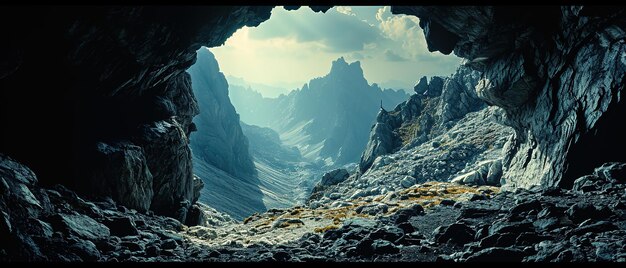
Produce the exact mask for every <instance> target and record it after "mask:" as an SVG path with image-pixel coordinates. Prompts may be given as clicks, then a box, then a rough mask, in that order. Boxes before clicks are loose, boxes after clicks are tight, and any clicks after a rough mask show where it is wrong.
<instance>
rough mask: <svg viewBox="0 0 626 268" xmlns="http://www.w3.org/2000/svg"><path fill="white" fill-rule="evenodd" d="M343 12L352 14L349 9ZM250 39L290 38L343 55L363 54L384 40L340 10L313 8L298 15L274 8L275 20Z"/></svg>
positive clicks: (265, 23)
mask: <svg viewBox="0 0 626 268" xmlns="http://www.w3.org/2000/svg"><path fill="white" fill-rule="evenodd" d="M342 11H343V12H348V10H347V9H345V8H344V9H342ZM250 38H252V39H257V40H266V39H274V38H290V39H293V40H295V41H296V42H299V43H306V42H316V43H319V44H321V45H322V46H323V47H324V48H325V51H327V52H340V53H343V52H352V51H360V50H363V49H364V48H365V46H366V45H368V44H371V43H375V42H377V41H378V40H380V39H382V38H383V37H382V35H381V34H380V29H378V28H377V27H373V26H371V25H369V24H368V23H367V22H365V21H362V20H360V19H359V18H357V17H356V16H353V15H346V14H345V13H342V12H339V11H337V10H336V9H330V10H328V11H327V12H326V13H325V14H324V13H314V12H313V11H311V9H309V8H300V9H298V10H295V11H286V10H284V9H282V8H274V9H273V10H272V17H271V19H270V20H268V21H266V22H264V23H262V24H261V25H259V27H258V29H255V30H254V31H250Z"/></svg>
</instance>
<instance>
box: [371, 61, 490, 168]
mask: <svg viewBox="0 0 626 268" xmlns="http://www.w3.org/2000/svg"><path fill="white" fill-rule="evenodd" d="M478 79H479V74H478V72H476V71H472V70H471V69H469V68H467V67H460V68H459V69H457V71H456V73H455V74H454V75H452V76H451V77H446V78H441V77H432V78H431V79H430V81H428V79H427V78H426V77H422V78H421V79H420V81H419V82H418V83H417V85H415V88H414V90H415V92H416V93H417V94H415V95H412V96H411V97H410V99H409V100H407V101H405V102H403V103H401V104H399V105H398V106H396V107H395V109H394V110H393V111H387V110H385V109H381V110H380V111H379V113H378V116H377V117H376V123H375V124H374V126H373V127H372V130H371V132H370V138H369V141H368V144H367V147H366V149H365V151H364V152H363V154H362V155H361V161H360V163H359V168H360V170H361V172H362V173H363V172H365V171H366V170H367V169H368V168H369V167H370V166H371V165H372V163H373V162H374V160H375V159H376V157H378V156H381V155H385V154H390V153H393V152H396V151H397V150H399V149H400V148H401V147H403V146H409V147H414V146H417V145H419V144H421V143H423V142H425V141H428V140H430V139H431V138H432V137H435V136H437V135H440V134H442V133H443V132H444V131H446V130H447V129H449V128H450V127H451V126H452V125H454V123H455V121H456V120H458V119H460V118H462V117H463V116H465V115H466V114H467V113H470V112H474V111H478V110H479V109H481V108H484V107H485V106H486V105H485V103H484V102H482V101H481V100H480V99H478V97H477V96H476V93H475V91H474V87H475V86H476V84H477V83H478Z"/></svg>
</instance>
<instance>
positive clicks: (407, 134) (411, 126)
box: [398, 121, 420, 146]
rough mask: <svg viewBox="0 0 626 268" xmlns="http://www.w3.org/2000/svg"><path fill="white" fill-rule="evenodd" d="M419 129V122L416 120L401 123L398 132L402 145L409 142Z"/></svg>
mask: <svg viewBox="0 0 626 268" xmlns="http://www.w3.org/2000/svg"><path fill="white" fill-rule="evenodd" d="M419 131H420V124H419V122H418V121H412V122H409V123H408V124H404V125H402V126H401V127H400V128H399V129H398V134H399V136H400V139H401V140H402V146H404V145H407V144H409V142H411V140H413V138H414V137H415V136H416V135H417V133H418V132H419Z"/></svg>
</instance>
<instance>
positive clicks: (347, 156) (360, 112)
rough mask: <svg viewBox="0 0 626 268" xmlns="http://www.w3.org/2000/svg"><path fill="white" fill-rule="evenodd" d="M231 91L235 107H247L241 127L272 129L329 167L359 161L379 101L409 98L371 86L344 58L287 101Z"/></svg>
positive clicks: (358, 68) (357, 67) (389, 104)
mask: <svg viewBox="0 0 626 268" xmlns="http://www.w3.org/2000/svg"><path fill="white" fill-rule="evenodd" d="M234 89H236V90H238V92H235V93H234V94H231V97H232V98H233V99H234V100H233V103H235V104H238V105H243V104H245V105H246V106H244V107H242V109H240V111H241V113H242V120H243V121H244V122H248V123H251V124H259V125H261V126H265V127H271V128H272V129H274V130H276V131H277V132H278V133H280V134H281V139H282V140H283V141H284V142H285V143H286V144H287V145H289V146H297V147H298V149H299V150H300V151H301V154H302V156H303V157H305V158H306V159H308V160H309V161H311V160H313V161H318V162H320V163H326V164H329V165H333V164H336V165H341V164H346V163H351V162H356V161H358V157H359V155H360V154H361V152H362V150H363V148H365V145H366V144H367V133H368V132H367V131H368V129H369V128H370V126H371V124H372V123H373V119H374V118H375V116H376V112H377V111H378V108H379V107H380V105H381V104H380V103H381V101H382V105H383V106H384V107H387V108H389V107H394V106H395V105H396V104H398V103H400V102H401V101H403V100H406V98H407V97H408V95H407V94H406V93H404V92H403V91H396V90H391V89H386V90H382V89H381V88H380V87H378V85H376V84H372V85H369V84H368V82H367V80H365V77H364V76H363V70H362V69H361V65H360V62H358V61H356V62H353V63H350V64H349V63H347V62H346V61H345V60H344V59H343V58H339V59H337V60H335V61H333V63H332V66H331V70H330V72H329V73H328V74H327V75H326V76H324V77H319V78H315V79H312V80H311V81H309V83H308V84H305V85H304V86H303V87H302V89H299V90H294V91H292V92H291V93H289V95H286V96H285V95H281V96H279V97H278V98H262V96H261V95H260V94H258V93H256V92H254V91H250V90H247V89H245V88H241V87H237V88H234ZM239 91H244V92H245V93H244V92H239ZM255 93H256V94H255ZM243 96H246V97H243ZM252 106H253V107H254V108H246V107H252ZM263 117H265V118H263Z"/></svg>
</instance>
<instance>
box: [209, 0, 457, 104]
mask: <svg viewBox="0 0 626 268" xmlns="http://www.w3.org/2000/svg"><path fill="white" fill-rule="evenodd" d="M210 50H211V51H212V52H213V53H214V54H215V57H216V59H217V60H218V62H219V65H220V69H221V70H222V72H224V74H226V76H227V77H228V79H229V82H232V81H231V80H234V79H236V78H243V79H244V80H245V81H246V82H247V83H249V84H253V87H254V85H255V84H256V85H259V86H256V88H254V89H255V90H257V91H259V92H261V94H263V95H264V96H266V97H275V96H277V95H279V94H280V93H286V92H288V91H290V90H293V89H296V88H300V87H301V86H302V85H303V84H304V83H306V82H308V81H309V80H310V79H312V78H315V77H320V76H323V75H325V74H327V73H328V71H329V70H330V66H331V62H332V61H333V60H335V59H337V58H339V57H342V56H343V57H344V58H345V59H346V60H347V61H348V62H352V61H357V60H359V61H361V66H362V68H363V71H364V74H365V78H366V79H367V80H368V81H369V82H370V83H378V84H379V85H381V87H384V88H395V89H398V88H404V89H409V90H410V89H412V87H413V85H414V84H415V82H416V81H418V80H419V78H420V77H421V76H424V75H426V76H433V75H441V76H447V75H450V74H451V73H453V72H454V70H455V69H456V67H457V66H458V65H459V63H460V58H458V57H456V56H454V55H452V54H451V55H443V54H441V53H439V52H434V53H431V52H428V49H427V47H426V41H425V39H424V33H423V30H422V29H421V28H420V27H419V19H418V18H416V17H413V16H405V15H392V14H391V12H390V8H389V7H388V6H385V7H381V6H371V7H369V6H368V7H366V6H357V7H334V8H332V9H330V10H328V11H327V12H326V13H322V12H318V13H316V12H313V11H312V10H311V9H310V8H308V7H302V8H300V9H298V10H294V11H287V10H285V9H284V8H282V7H276V8H274V9H273V10H272V16H271V18H270V19H269V20H267V21H265V22H263V23H261V25H259V26H258V27H243V28H241V29H239V30H238V31H237V32H235V33H234V34H233V36H232V37H230V38H229V39H228V40H227V41H226V43H225V44H224V45H223V46H220V47H215V48H211V49H210ZM261 85H262V86H261ZM280 88H282V90H281V89H280Z"/></svg>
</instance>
